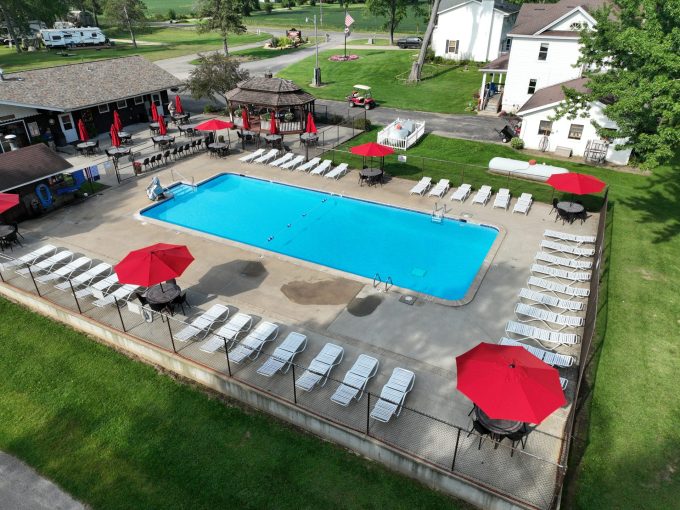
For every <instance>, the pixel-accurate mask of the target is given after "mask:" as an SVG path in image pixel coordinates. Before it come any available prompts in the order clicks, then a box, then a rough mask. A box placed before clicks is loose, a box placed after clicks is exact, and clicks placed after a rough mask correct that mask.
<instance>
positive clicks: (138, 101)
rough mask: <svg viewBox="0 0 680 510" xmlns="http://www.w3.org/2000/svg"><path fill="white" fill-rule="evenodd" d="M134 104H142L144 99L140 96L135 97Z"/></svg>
mask: <svg viewBox="0 0 680 510" xmlns="http://www.w3.org/2000/svg"><path fill="white" fill-rule="evenodd" d="M135 104H136V105H137V104H144V98H143V97H142V96H137V97H135Z"/></svg>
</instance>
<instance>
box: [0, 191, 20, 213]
mask: <svg viewBox="0 0 680 510" xmlns="http://www.w3.org/2000/svg"><path fill="white" fill-rule="evenodd" d="M16 205H19V195H17V194H15V193H0V213H4V212H5V211H7V210H9V209H11V208H12V207H14V206H16Z"/></svg>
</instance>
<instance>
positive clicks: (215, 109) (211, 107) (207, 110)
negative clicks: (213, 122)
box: [203, 103, 221, 113]
mask: <svg viewBox="0 0 680 510" xmlns="http://www.w3.org/2000/svg"><path fill="white" fill-rule="evenodd" d="M220 110H221V108H220V107H219V106H217V105H215V104H212V103H208V104H207V105H205V106H204V107H203V113H215V112H219V111H220Z"/></svg>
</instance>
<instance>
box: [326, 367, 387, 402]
mask: <svg viewBox="0 0 680 510" xmlns="http://www.w3.org/2000/svg"><path fill="white" fill-rule="evenodd" d="M379 365H380V363H379V362H378V360H377V359H375V358H373V357H371V356H367V355H366V354H360V355H359V357H358V358H357V360H356V361H355V362H354V365H352V368H350V369H349V370H348V371H347V373H346V374H345V377H344V378H343V380H342V383H341V384H340V386H338V389H336V390H335V393H333V395H332V396H331V401H333V402H335V403H336V404H339V405H341V406H348V405H349V403H350V402H351V401H352V399H356V400H357V402H358V401H359V400H361V397H362V396H363V395H364V391H365V390H366V385H367V384H368V381H369V380H370V379H371V378H372V377H374V376H375V374H376V373H378V366H379Z"/></svg>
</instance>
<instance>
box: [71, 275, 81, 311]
mask: <svg viewBox="0 0 680 510" xmlns="http://www.w3.org/2000/svg"><path fill="white" fill-rule="evenodd" d="M68 285H69V287H71V294H73V299H74V300H75V302H76V306H77V307H78V313H79V314H80V315H83V311H82V310H81V309H80V303H79V302H78V298H77V297H76V291H75V290H74V289H73V283H71V280H69V281H68Z"/></svg>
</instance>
